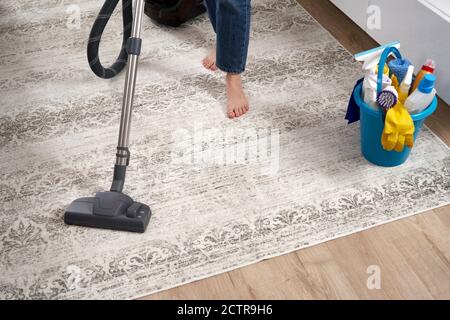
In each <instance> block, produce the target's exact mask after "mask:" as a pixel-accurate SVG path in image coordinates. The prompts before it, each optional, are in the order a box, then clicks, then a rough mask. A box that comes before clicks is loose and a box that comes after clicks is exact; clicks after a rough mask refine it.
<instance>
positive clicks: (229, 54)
mask: <svg viewBox="0 0 450 320" xmlns="http://www.w3.org/2000/svg"><path fill="white" fill-rule="evenodd" d="M204 2H205V6H206V8H207V10H208V14H209V19H210V20H211V24H212V26H213V28H214V31H215V32H216V39H217V40H216V46H217V47H216V49H217V53H216V65H217V67H218V68H219V69H220V70H222V71H225V72H228V73H242V72H243V71H244V70H245V64H246V63H247V53H248V42H249V38H250V11H251V8H250V0H204Z"/></svg>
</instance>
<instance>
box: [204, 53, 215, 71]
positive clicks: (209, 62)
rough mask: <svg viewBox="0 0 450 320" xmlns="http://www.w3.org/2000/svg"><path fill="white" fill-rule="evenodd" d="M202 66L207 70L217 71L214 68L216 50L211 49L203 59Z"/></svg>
mask: <svg viewBox="0 0 450 320" xmlns="http://www.w3.org/2000/svg"><path fill="white" fill-rule="evenodd" d="M202 64H203V66H204V67H205V68H206V69H208V70H211V71H217V70H218V68H217V66H216V48H214V49H212V50H211V52H210V53H209V54H208V55H207V56H206V57H205V58H204V59H203V61H202Z"/></svg>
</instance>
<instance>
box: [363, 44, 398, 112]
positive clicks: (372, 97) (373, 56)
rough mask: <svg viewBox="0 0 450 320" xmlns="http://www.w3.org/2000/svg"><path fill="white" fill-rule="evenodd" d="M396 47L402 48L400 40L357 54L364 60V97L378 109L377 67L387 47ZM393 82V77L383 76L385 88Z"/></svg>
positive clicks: (370, 104) (367, 102)
mask: <svg viewBox="0 0 450 320" xmlns="http://www.w3.org/2000/svg"><path fill="white" fill-rule="evenodd" d="M389 47H395V48H397V49H400V42H398V41H396V42H392V43H389V44H386V45H383V46H381V47H378V48H374V49H371V50H368V51H364V52H361V53H358V54H356V55H355V59H356V61H361V62H364V64H363V67H362V68H363V72H364V82H363V92H362V98H363V100H364V102H365V103H366V104H368V105H369V106H371V107H372V108H374V109H378V105H377V73H376V68H377V66H378V64H379V62H380V58H381V55H382V54H383V51H384V50H385V49H386V48H389ZM391 84H392V81H391V79H390V78H389V77H388V76H387V75H384V76H383V89H384V88H386V87H387V86H390V85H391Z"/></svg>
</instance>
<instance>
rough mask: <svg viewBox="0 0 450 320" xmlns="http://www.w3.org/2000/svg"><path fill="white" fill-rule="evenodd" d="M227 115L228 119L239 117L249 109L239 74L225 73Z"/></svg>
mask: <svg viewBox="0 0 450 320" xmlns="http://www.w3.org/2000/svg"><path fill="white" fill-rule="evenodd" d="M226 79H227V96H228V103H227V115H228V117H229V118H230V119H233V118H236V117H240V116H242V115H243V114H245V113H247V111H248V110H249V105H248V100H247V97H246V96H245V93H244V89H243V88H242V80H241V75H240V74H231V73H227V77H226Z"/></svg>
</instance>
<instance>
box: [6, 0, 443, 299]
mask: <svg viewBox="0 0 450 320" xmlns="http://www.w3.org/2000/svg"><path fill="white" fill-rule="evenodd" d="M99 7H100V4H99V3H98V1H89V0H72V1H65V0H19V1H12V0H6V1H2V2H1V4H0V16H1V19H0V68H1V72H0V100H1V103H0V108H1V109H0V270H1V272H0V298H19V299H56V298H58V299H63V298H66V299H67V298H94V299H100V298H107V299H109V298H133V297H138V296H142V295H145V294H149V293H151V292H156V291H158V290H162V289H166V288H170V287H173V286H177V285H180V284H182V283H186V282H190V281H193V280H196V279H201V278H204V277H208V276H211V275H214V274H218V273H221V272H225V271H227V270H231V269H234V268H237V267H240V266H243V265H247V264H250V263H254V262H256V261H259V260H261V259H265V258H268V257H272V256H277V255H280V254H282V253H286V252H290V251H293V250H296V249H299V248H303V247H306V246H309V245H313V244H316V243H320V242H324V241H327V240H330V239H333V238H336V237H339V236H343V235H346V234H350V233H353V232H357V231H361V230H363V229H367V228H369V227H372V226H376V225H379V224H382V223H386V222H389V221H393V220H396V219H399V218H402V217H406V216H408V215H412V214H415V213H418V212H422V211H424V210H427V209H431V208H434V207H438V206H442V205H445V204H447V203H448V202H449V199H450V194H449V192H450V152H449V149H448V148H447V146H445V145H444V144H443V143H442V142H441V141H440V140H439V139H438V138H436V137H435V136H434V135H433V134H432V133H431V132H430V131H429V130H428V129H426V128H424V129H423V132H422V133H421V135H420V138H419V140H418V141H417V145H416V147H415V148H414V150H413V154H412V156H411V158H410V160H409V161H408V162H407V163H406V164H405V165H404V166H401V167H399V168H392V169H386V168H378V167H376V166H373V165H371V164H369V163H368V162H367V161H365V160H364V159H363V158H362V157H361V155H360V150H359V127H358V125H351V126H347V125H346V124H345V122H344V120H343V118H344V114H345V109H346V104H347V100H348V97H349V94H350V92H351V89H352V87H353V85H354V83H355V81H356V80H357V79H358V78H359V77H360V65H359V64H357V63H355V62H353V61H352V58H351V56H350V54H349V53H348V52H346V51H345V50H344V49H343V48H342V46H341V45H340V44H339V43H338V42H337V41H336V40H335V39H334V38H333V37H331V36H330V35H329V34H328V33H327V32H326V31H325V30H324V29H323V28H322V27H320V26H319V25H318V24H317V22H315V21H314V20H313V19H312V18H311V17H310V16H309V14H308V13H307V12H306V11H305V10H304V9H302V8H301V7H300V6H299V5H298V4H297V3H296V2H295V1H294V0H255V1H253V21H252V35H251V45H250V54H249V62H248V70H247V72H246V73H245V79H244V81H245V86H246V90H247V92H248V94H249V97H250V104H251V111H250V113H249V114H248V115H246V116H244V117H242V118H241V119H238V120H233V121H231V120H229V119H227V118H226V116H225V103H226V100H225V96H224V81H223V75H221V74H220V73H209V72H207V71H205V70H203V69H202V67H201V64H200V61H201V58H202V56H203V55H204V54H206V53H207V51H208V48H210V47H211V46H212V45H213V43H214V34H213V32H212V29H211V27H210V25H209V21H208V20H207V18H206V16H203V17H200V18H198V19H196V20H195V21H193V22H191V23H188V24H186V25H184V26H183V27H181V28H179V29H170V28H165V27H161V26H156V25H154V24H153V23H151V22H150V21H149V20H148V19H147V18H145V19H144V30H143V52H142V58H141V61H140V69H139V77H138V84H137V90H136V99H135V100H136V102H135V109H134V114H133V127H132V142H133V145H132V148H131V151H132V158H131V165H130V167H129V173H128V177H127V185H126V191H127V192H128V193H129V194H130V195H131V196H133V197H134V198H135V199H137V200H140V201H142V202H146V203H148V204H149V205H151V207H152V209H153V217H152V219H151V222H150V225H149V228H148V230H147V232H146V233H145V234H129V233H124V232H114V231H108V230H97V229H87V228H80V227H74V226H66V225H64V223H63V214H64V209H65V208H66V207H67V205H68V204H69V203H70V202H71V201H72V200H73V199H75V198H78V197H81V196H91V195H93V194H94V193H95V192H96V191H98V190H105V189H107V188H108V186H109V184H110V180H111V175H112V166H113V162H114V153H115V145H116V141H117V136H116V135H117V131H118V121H119V115H120V104H121V95H122V89H123V79H124V75H123V74H121V75H120V76H119V77H117V78H116V79H113V80H108V81H107V80H101V79H98V78H96V77H95V76H94V75H93V74H92V73H91V71H90V70H89V68H88V65H87V62H86V55H85V48H86V41H87V36H88V34H89V29H90V26H91V24H92V22H93V20H94V18H95V15H96V13H97V11H98V10H99ZM120 41H121V20H120V12H119V11H118V12H116V14H115V15H114V17H113V19H112V21H111V25H110V26H108V28H107V30H106V32H105V35H104V37H103V39H102V46H101V57H102V59H103V60H104V61H106V62H111V61H112V60H113V58H114V57H115V55H116V53H117V50H118V49H119V47H120ZM252 146H253V147H255V146H258V147H257V148H253V147H252ZM242 150H244V151H242ZM251 150H253V151H255V150H256V151H255V152H256V153H255V154H253V153H252V152H251ZM230 155H231V156H230ZM243 155H245V156H243Z"/></svg>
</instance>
